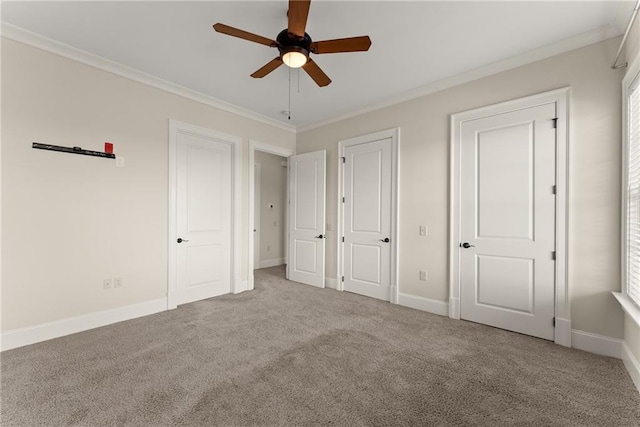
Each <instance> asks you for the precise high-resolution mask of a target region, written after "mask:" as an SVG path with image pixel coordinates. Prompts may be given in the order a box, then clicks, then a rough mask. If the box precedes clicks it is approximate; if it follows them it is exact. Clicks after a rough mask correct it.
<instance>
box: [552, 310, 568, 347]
mask: <svg viewBox="0 0 640 427" xmlns="http://www.w3.org/2000/svg"><path fill="white" fill-rule="evenodd" d="M553 341H554V342H555V343H556V344H558V345H562V346H565V347H571V320H567V319H561V318H560V317H556V328H555V339H554V340H553Z"/></svg>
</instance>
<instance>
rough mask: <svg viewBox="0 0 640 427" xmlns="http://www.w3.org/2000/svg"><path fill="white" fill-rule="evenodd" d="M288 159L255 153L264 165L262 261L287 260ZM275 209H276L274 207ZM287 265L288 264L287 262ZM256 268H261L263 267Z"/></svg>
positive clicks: (261, 169)
mask: <svg viewBox="0 0 640 427" xmlns="http://www.w3.org/2000/svg"><path fill="white" fill-rule="evenodd" d="M283 160H286V159H285V158H284V157H280V156H277V155H275V154H270V153H265V152H262V151H256V152H255V162H256V163H260V260H261V261H270V260H278V259H284V258H285V253H284V248H285V244H284V236H285V229H284V227H285V209H286V202H287V168H286V166H282V164H281V162H282V161H283ZM270 205H273V208H271V207H270ZM283 264H284V262H283ZM254 268H260V266H259V265H256V266H254Z"/></svg>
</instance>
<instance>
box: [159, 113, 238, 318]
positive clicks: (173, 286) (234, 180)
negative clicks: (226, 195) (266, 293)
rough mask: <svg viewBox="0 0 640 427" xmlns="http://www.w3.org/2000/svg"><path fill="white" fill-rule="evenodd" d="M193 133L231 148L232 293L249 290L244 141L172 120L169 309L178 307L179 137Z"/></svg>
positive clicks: (168, 263)
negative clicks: (244, 273)
mask: <svg viewBox="0 0 640 427" xmlns="http://www.w3.org/2000/svg"><path fill="white" fill-rule="evenodd" d="M179 133H184V134H190V135H194V136H199V137H203V138H210V139H215V140H216V141H217V142H222V143H226V144H229V145H230V146H231V186H232V189H231V198H232V202H231V205H232V215H231V292H232V293H234V294H236V293H239V292H242V291H245V290H246V284H243V283H242V281H241V279H240V260H241V252H240V249H241V246H242V245H241V242H240V239H241V233H240V221H238V220H237V219H236V218H238V217H240V215H241V212H242V209H241V205H240V203H241V179H240V178H241V177H240V146H241V144H242V138H240V137H237V136H233V135H228V134H225V133H221V132H217V131H214V130H211V129H207V128H203V127H200V126H195V125H191V124H189V123H184V122H180V121H177V120H171V119H170V120H169V214H168V220H169V224H168V233H167V234H168V240H167V249H168V250H167V252H168V262H167V265H168V268H167V270H168V271H167V279H168V280H167V282H168V283H167V309H168V310H171V309H174V308H177V306H178V305H177V287H178V286H177V285H178V282H177V271H178V268H177V258H176V257H177V248H176V239H177V238H178V235H177V208H178V205H177V176H178V171H177V157H178V156H177V143H178V134H179Z"/></svg>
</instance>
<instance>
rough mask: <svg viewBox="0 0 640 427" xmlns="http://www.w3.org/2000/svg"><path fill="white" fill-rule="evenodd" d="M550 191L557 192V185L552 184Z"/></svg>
mask: <svg viewBox="0 0 640 427" xmlns="http://www.w3.org/2000/svg"><path fill="white" fill-rule="evenodd" d="M551 193H552V194H558V186H556V185H554V186H552V187H551Z"/></svg>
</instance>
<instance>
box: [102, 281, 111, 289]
mask: <svg viewBox="0 0 640 427" xmlns="http://www.w3.org/2000/svg"><path fill="white" fill-rule="evenodd" d="M102 288H103V289H104V290H105V291H106V290H107V289H113V279H104V280H103V281H102Z"/></svg>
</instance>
